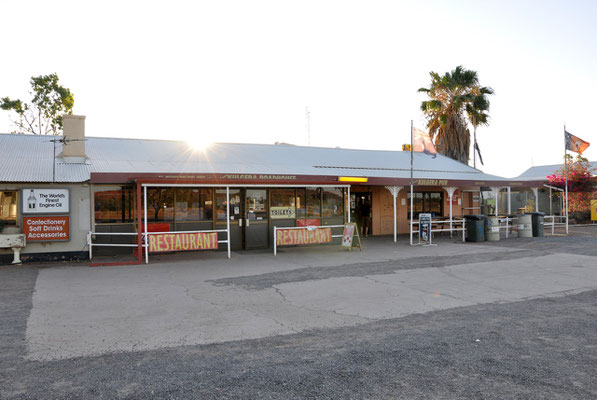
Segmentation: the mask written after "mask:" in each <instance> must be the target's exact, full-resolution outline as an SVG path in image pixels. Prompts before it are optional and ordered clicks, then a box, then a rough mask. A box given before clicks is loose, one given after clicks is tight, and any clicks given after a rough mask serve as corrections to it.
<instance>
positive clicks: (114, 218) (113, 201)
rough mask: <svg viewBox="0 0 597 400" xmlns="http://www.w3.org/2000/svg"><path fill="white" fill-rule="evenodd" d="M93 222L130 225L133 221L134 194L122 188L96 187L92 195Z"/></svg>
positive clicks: (132, 191)
mask: <svg viewBox="0 0 597 400" xmlns="http://www.w3.org/2000/svg"><path fill="white" fill-rule="evenodd" d="M93 200H94V207H95V222H96V223H98V224H106V223H127V222H128V223H130V222H133V221H134V220H135V210H136V207H135V206H136V202H135V192H134V190H133V188H130V187H122V186H96V187H95V188H94V194H93Z"/></svg>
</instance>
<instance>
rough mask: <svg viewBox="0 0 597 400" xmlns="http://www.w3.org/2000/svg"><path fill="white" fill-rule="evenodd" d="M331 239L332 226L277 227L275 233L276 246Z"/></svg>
mask: <svg viewBox="0 0 597 400" xmlns="http://www.w3.org/2000/svg"><path fill="white" fill-rule="evenodd" d="M331 241H332V228H315V229H312V228H311V227H305V228H304V229H278V230H277V233H276V244H277V245H278V246H292V245H299V244H316V243H329V242H331Z"/></svg>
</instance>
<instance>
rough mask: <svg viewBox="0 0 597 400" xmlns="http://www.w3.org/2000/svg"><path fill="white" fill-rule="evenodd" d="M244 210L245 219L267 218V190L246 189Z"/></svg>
mask: <svg viewBox="0 0 597 400" xmlns="http://www.w3.org/2000/svg"><path fill="white" fill-rule="evenodd" d="M245 197H246V205H245V211H246V214H247V219H249V220H262V219H267V190H265V189H247V191H246V196H245Z"/></svg>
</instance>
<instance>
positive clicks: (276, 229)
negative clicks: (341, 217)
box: [274, 225, 344, 256]
mask: <svg viewBox="0 0 597 400" xmlns="http://www.w3.org/2000/svg"><path fill="white" fill-rule="evenodd" d="M318 228H330V229H331V228H344V225H311V226H280V227H277V226H274V255H275V256H276V255H278V231H279V230H282V229H307V230H316V229H318ZM337 237H342V235H332V238H337ZM313 244H316V243H313ZM282 246H284V245H282ZM289 246H297V245H289Z"/></svg>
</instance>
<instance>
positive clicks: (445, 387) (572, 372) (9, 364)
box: [0, 244, 597, 399]
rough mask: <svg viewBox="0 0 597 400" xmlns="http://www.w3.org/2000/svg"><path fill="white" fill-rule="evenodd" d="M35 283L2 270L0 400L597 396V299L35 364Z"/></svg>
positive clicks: (21, 272) (28, 270)
mask: <svg viewBox="0 0 597 400" xmlns="http://www.w3.org/2000/svg"><path fill="white" fill-rule="evenodd" d="M567 245H570V246H571V245H572V244H567ZM36 276H37V270H36V269H35V268H32V267H25V268H23V267H21V268H13V267H2V268H0V278H1V279H0V300H1V303H0V319H1V321H2V324H1V325H0V338H1V343H0V349H1V355H0V398H3V399H50V398H51V399H63V398H64V399H95V398H100V399H113V398H129V399H148V398H156V399H197V398H201V399H212V398H213V399H216V398H218V399H220V398H259V399H289V398H330V399H332V398H333V399H337V398H374V399H378V398H392V399H395V398H408V399H417V398H434V399H435V398H447V399H456V398H474V399H503V398H518V399H525V398H528V399H540V398H549V399H558V398H561V399H572V398H578V399H589V398H597V381H596V380H595V376H597V291H591V292H585V293H581V294H577V295H569V296H565V297H558V298H549V299H538V300H531V301H523V302H517V303H509V304H489V305H483V306H471V307H464V308H457V309H450V310H444V311H438V312H431V313H426V314H420V315H411V316H409V317H404V318H399V319H393V320H384V321H378V322H373V323H370V324H365V325H360V326H356V327H347V328H338V329H329V330H316V331H310V332H306V333H300V334H295V335H287V336H276V337H270V338H265V339H259V340H247V341H238V342H229V343H222V344H216V345H206V346H187V347H177V348H170V349H162V350H154V351H146V352H134V353H119V354H110V355H103V356H97V357H83V358H76V359H68V360H60V361H51V362H34V361H26V360H24V359H23V356H24V354H25V351H26V349H25V344H24V343H25V342H24V334H25V326H26V321H27V318H28V315H29V311H30V309H31V293H32V291H33V288H34V284H35V279H36Z"/></svg>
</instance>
